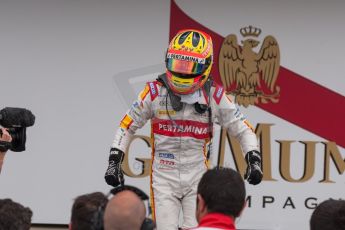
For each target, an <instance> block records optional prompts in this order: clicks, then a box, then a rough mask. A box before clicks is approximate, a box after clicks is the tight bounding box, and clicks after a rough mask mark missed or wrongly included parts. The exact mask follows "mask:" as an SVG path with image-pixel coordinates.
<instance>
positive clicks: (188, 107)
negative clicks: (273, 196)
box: [105, 29, 262, 230]
mask: <svg viewBox="0 0 345 230" xmlns="http://www.w3.org/2000/svg"><path fill="white" fill-rule="evenodd" d="M212 61H213V47H212V40H211V37H210V36H209V35H208V34H206V33H205V32H203V31H199V30H192V29H188V30H182V31H179V32H178V33H177V34H176V35H175V37H174V38H173V39H172V40H171V42H170V44H169V47H168V49H167V52H166V60H165V62H166V72H165V73H164V74H162V75H160V76H158V78H157V80H156V81H153V82H148V83H147V84H146V86H145V88H144V90H143V91H142V92H141V93H140V94H139V96H138V99H137V100H136V101H135V102H134V103H133V104H132V106H131V108H130V109H129V111H128V112H127V113H126V115H125V116H124V118H123V119H122V120H121V122H120V127H119V128H118V130H117V132H116V135H115V139H114V141H113V143H112V145H111V149H110V156H109V166H108V169H107V171H106V173H105V180H106V182H107V183H108V184H109V185H112V186H119V185H123V184H124V177H123V172H122V169H121V163H122V161H123V158H124V154H125V151H126V149H127V147H128V144H129V140H130V138H131V136H133V135H134V133H135V132H136V130H137V129H138V128H141V127H143V126H144V125H145V123H146V122H147V121H148V120H151V129H152V173H151V204H152V207H153V217H154V219H155V221H156V225H157V229H158V230H170V229H173V230H176V229H178V223H179V215H180V214H179V213H180V210H181V209H182V212H183V225H182V229H188V228H192V227H196V226H197V221H196V218H195V210H196V192H197V185H198V182H199V180H200V178H201V176H202V175H203V173H204V172H205V171H206V170H207V160H208V157H209V153H210V149H211V148H210V145H211V141H212V131H213V123H214V122H215V121H217V122H218V123H219V124H220V125H221V126H222V127H225V128H226V129H227V131H228V133H229V134H230V135H232V136H234V137H236V138H237V140H238V141H239V143H240V144H241V148H242V151H243V152H244V153H246V155H245V159H246V162H247V165H248V167H247V170H246V174H245V178H246V179H247V180H248V182H249V183H251V184H258V183H260V182H261V179H262V170H261V154H260V153H259V151H258V150H259V149H258V143H257V139H256V135H255V134H254V132H253V130H252V129H251V126H250V125H249V123H248V122H247V121H246V119H245V118H244V116H243V115H242V113H241V112H240V111H239V110H238V109H237V107H236V106H235V104H234V103H233V102H232V101H231V100H230V99H229V98H228V97H227V96H226V95H225V93H224V89H223V88H222V87H221V86H219V85H217V84H215V83H214V82H213V81H212V79H211V78H210V72H211V67H212Z"/></svg>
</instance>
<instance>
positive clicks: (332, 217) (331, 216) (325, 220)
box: [310, 199, 345, 230]
mask: <svg viewBox="0 0 345 230" xmlns="http://www.w3.org/2000/svg"><path fill="white" fill-rule="evenodd" d="M344 228H345V200H333V199H329V200H326V201H323V202H322V203H321V204H319V205H318V206H317V207H316V209H315V210H314V212H313V214H312V215H311V218H310V230H343V229H344Z"/></svg>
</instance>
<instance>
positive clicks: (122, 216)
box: [104, 190, 146, 230]
mask: <svg viewBox="0 0 345 230" xmlns="http://www.w3.org/2000/svg"><path fill="white" fill-rule="evenodd" d="M145 217H146V209H145V205H144V202H143V201H142V200H141V199H140V197H139V196H138V195H137V194H135V193H134V192H132V191H129V190H124V191H121V192H119V193H117V194H116V195H114V196H113V197H112V198H111V199H110V200H109V202H108V204H107V207H106V209H105V213H104V229H105V230H126V229H131V230H139V229H140V228H141V226H142V224H143V222H144V220H145Z"/></svg>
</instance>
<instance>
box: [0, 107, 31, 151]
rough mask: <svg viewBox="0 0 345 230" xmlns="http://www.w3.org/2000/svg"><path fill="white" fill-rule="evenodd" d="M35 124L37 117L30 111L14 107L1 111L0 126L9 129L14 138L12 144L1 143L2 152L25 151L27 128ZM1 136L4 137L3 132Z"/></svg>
mask: <svg viewBox="0 0 345 230" xmlns="http://www.w3.org/2000/svg"><path fill="white" fill-rule="evenodd" d="M34 123H35V116H34V115H33V114H32V113H31V111H30V110H27V109H23V108H12V107H6V108H4V109H2V110H0V125H1V126H2V127H4V128H7V130H8V132H9V134H10V135H11V137H12V141H11V142H5V141H0V151H2V152H5V151H7V150H8V149H10V150H12V151H14V152H22V151H24V150H25V142H26V127H29V126H32V125H34ZM0 135H2V132H1V130H0Z"/></svg>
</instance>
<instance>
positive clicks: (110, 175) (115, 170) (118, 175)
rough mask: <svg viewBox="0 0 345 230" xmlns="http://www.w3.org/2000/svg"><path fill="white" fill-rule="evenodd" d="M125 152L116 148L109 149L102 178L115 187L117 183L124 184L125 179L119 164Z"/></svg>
mask: <svg viewBox="0 0 345 230" xmlns="http://www.w3.org/2000/svg"><path fill="white" fill-rule="evenodd" d="M124 156H125V153H124V152H123V151H121V150H119V149H117V148H111V149H110V156H109V165H108V169H107V171H106V172H105V175H104V179H105V181H106V182H107V184H108V185H111V186H114V187H117V186H118V185H120V184H121V185H124V182H125V179H124V177H123V172H122V168H121V164H122V161H123V157H124Z"/></svg>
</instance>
